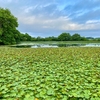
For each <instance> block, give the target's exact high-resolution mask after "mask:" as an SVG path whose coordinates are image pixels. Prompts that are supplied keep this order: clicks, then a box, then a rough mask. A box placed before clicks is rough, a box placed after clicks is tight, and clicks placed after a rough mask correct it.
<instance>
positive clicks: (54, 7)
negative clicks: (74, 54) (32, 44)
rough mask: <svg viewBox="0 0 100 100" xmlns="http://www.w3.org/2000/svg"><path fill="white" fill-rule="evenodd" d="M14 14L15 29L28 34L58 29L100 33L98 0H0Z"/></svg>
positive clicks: (45, 33) (53, 33) (44, 34)
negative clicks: (16, 25)
mask: <svg viewBox="0 0 100 100" xmlns="http://www.w3.org/2000/svg"><path fill="white" fill-rule="evenodd" d="M0 7H3V8H8V9H9V10H10V11H11V13H12V14H13V15H14V16H15V17H17V18H18V23H19V27H18V30H19V31H20V32H22V33H28V34H30V35H31V36H35V37H37V36H41V37H47V36H58V35H59V34H61V33H62V32H67V33H70V34H74V33H79V34H80V35H81V36H91V37H100V0H0Z"/></svg>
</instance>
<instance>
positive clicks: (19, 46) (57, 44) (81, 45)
mask: <svg viewBox="0 0 100 100" xmlns="http://www.w3.org/2000/svg"><path fill="white" fill-rule="evenodd" d="M11 47H16V48H58V47H100V43H86V44H81V43H78V44H72V43H71V44H59V43H56V44H55V43H54V44H49V43H48V44H41V43H38V44H17V45H12V46H11Z"/></svg>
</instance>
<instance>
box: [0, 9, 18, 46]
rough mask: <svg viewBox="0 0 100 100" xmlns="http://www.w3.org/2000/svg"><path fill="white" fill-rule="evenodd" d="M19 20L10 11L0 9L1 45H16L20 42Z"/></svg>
mask: <svg viewBox="0 0 100 100" xmlns="http://www.w3.org/2000/svg"><path fill="white" fill-rule="evenodd" d="M17 27H18V22H17V18H16V17H14V16H13V15H12V14H11V12H10V10H9V9H3V8H0V44H15V43H17V42H18V41H19V40H20V32H19V31H18V30H17V29H16V28H17Z"/></svg>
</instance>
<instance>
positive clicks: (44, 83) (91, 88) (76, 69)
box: [0, 47, 100, 100]
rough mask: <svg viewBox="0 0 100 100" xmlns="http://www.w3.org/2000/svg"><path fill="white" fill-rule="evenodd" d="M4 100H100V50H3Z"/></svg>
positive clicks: (0, 82)
mask: <svg viewBox="0 0 100 100" xmlns="http://www.w3.org/2000/svg"><path fill="white" fill-rule="evenodd" d="M0 99H1V100H100V48H93V47H89V48H88V47H84V48H78V47H75V48H73V47H70V48H34V49H33V48H19V49H17V48H9V47H1V48H0Z"/></svg>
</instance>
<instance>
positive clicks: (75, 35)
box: [72, 33, 81, 41]
mask: <svg viewBox="0 0 100 100" xmlns="http://www.w3.org/2000/svg"><path fill="white" fill-rule="evenodd" d="M80 40H81V36H80V34H78V33H75V34H73V35H72V41H80Z"/></svg>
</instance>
